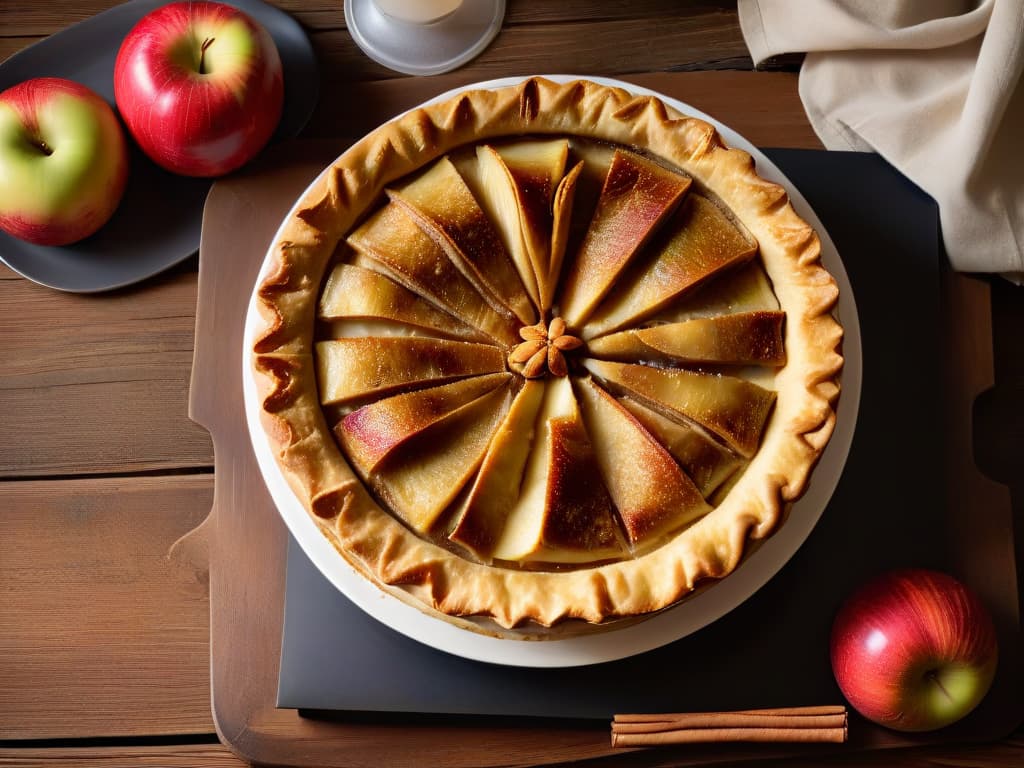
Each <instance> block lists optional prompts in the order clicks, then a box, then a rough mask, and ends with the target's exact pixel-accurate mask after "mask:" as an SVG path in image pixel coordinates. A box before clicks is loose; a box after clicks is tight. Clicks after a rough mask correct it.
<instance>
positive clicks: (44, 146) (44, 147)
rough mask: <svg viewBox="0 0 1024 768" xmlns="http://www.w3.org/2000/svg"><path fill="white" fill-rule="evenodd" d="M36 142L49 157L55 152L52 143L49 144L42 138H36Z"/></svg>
mask: <svg viewBox="0 0 1024 768" xmlns="http://www.w3.org/2000/svg"><path fill="white" fill-rule="evenodd" d="M34 143H35V145H36V148H37V149H39V151H40V152H42V153H43V154H44V155H46V156H47V157H49V156H50V155H52V154H53V150H52V149H50V145H49V144H47V143H46V142H45V141H43V140H42V139H36V140H35V142H34Z"/></svg>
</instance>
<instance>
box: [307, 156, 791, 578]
mask: <svg viewBox="0 0 1024 768" xmlns="http://www.w3.org/2000/svg"><path fill="white" fill-rule="evenodd" d="M757 252H758V249H757V243H756V242H755V241H754V239H753V238H752V237H751V236H750V235H749V234H748V233H747V232H746V230H745V229H744V228H743V227H742V226H741V225H739V224H738V223H737V222H736V221H735V220H734V219H733V217H732V216H731V214H730V212H729V211H728V210H726V209H725V208H724V207H723V206H721V205H720V204H719V203H718V202H716V200H714V199H712V198H711V197H710V196H709V195H708V194H707V193H705V192H704V191H703V190H702V189H700V188H698V185H697V184H695V183H694V182H693V181H692V180H691V179H690V178H689V177H687V176H684V175H682V174H681V173H678V172H676V171H674V170H672V169H669V168H666V167H664V166H662V165H660V164H658V163H656V162H655V161H653V160H651V159H648V158H647V157H644V156H641V155H639V154H636V153H634V152H633V151H629V150H626V149H624V148H621V147H613V146H611V145H604V144H600V143H597V142H591V141H584V140H577V139H572V140H569V139H524V140H517V141H514V142H509V143H495V144H484V145H480V146H477V147H474V148H472V149H469V150H460V151H459V152H457V153H453V154H451V155H450V156H445V157H442V158H441V159H439V160H437V161H436V162H434V163H433V164H432V165H430V166H429V167H427V168H426V169H425V170H423V171H422V172H420V173H419V174H417V175H416V176H414V177H412V178H410V179H404V180H401V181H399V182H397V183H395V184H394V185H393V186H392V187H390V188H389V189H387V190H386V199H385V200H383V201H382V204H381V206H380V207H379V208H378V209H376V210H375V211H374V212H372V213H371V214H370V215H369V216H368V217H366V218H365V219H364V220H363V221H362V223H361V224H360V225H359V226H358V227H356V228H355V230H354V231H352V232H351V233H350V235H349V236H348V237H347V239H346V241H345V243H343V244H342V245H341V246H340V247H339V250H338V253H337V259H336V263H335V265H334V266H333V268H332V271H331V272H330V274H329V277H328V279H327V282H326V284H325V286H324V289H323V291H322V293H321V298H320V304H319V313H318V315H319V326H318V332H317V339H318V340H317V343H316V347H315V349H316V361H317V374H318V385H319V393H320V399H321V403H322V405H323V406H324V411H325V413H326V414H327V415H328V419H329V421H330V422H331V426H332V428H333V431H334V435H335V437H336V439H337V442H338V444H339V445H340V447H341V449H342V451H343V453H344V455H345V456H346V457H347V459H348V461H349V463H350V464H351V466H352V467H353V469H354V470H355V471H356V472H357V474H358V475H359V476H360V477H361V478H362V479H363V481H364V482H365V484H366V485H367V487H368V488H370V489H371V490H372V492H373V493H374V494H375V495H376V497H377V499H378V500H379V501H380V502H381V503H382V504H383V505H384V506H385V507H386V508H387V509H389V510H390V511H391V512H392V513H393V514H394V515H395V516H396V517H397V518H398V519H400V520H401V521H402V522H404V523H405V525H407V526H408V527H409V528H411V529H412V530H414V531H416V532H417V533H418V534H420V535H421V536H424V537H425V538H427V539H429V540H431V541H434V542H437V543H441V544H443V545H444V546H446V547H447V548H449V549H453V550H456V551H458V552H459V553H461V554H462V555H463V556H464V557H467V558H468V559H471V560H476V561H479V562H483V563H491V564H495V565H498V566H502V567H510V568H527V569H538V568H539V569H564V568H573V567H582V566H589V565H593V564H595V563H603V562H609V561H615V560H621V559H627V558H631V557H635V556H638V555H640V554H643V553H645V552H648V551H650V550H652V549H653V548H655V547H657V546H658V544H659V543H661V542H663V541H665V540H666V539H667V538H668V537H670V536H671V535H673V534H675V533H677V532H678V531H679V530H681V529H682V528H684V527H685V526H687V525H689V524H691V523H693V522H694V521H696V520H698V519H699V518H701V517H702V516H704V515H705V514H707V513H708V512H709V511H711V510H712V509H713V508H714V507H715V505H716V502H717V501H719V500H720V499H721V498H722V497H723V495H724V494H725V493H727V492H728V489H729V488H730V487H731V485H732V484H733V483H734V482H735V481H736V479H737V478H738V477H739V476H740V475H741V474H742V472H743V469H744V467H745V466H746V464H747V462H748V460H749V459H750V458H751V457H752V456H753V455H754V454H755V453H756V452H757V449H758V446H759V443H760V439H761V434H762V432H763V430H764V427H765V424H766V422H767V420H768V419H769V417H770V415H771V413H772V409H773V405H774V403H775V392H774V391H773V388H772V384H773V381H774V372H775V371H776V370H777V369H778V368H779V367H780V366H782V365H784V364H785V362H786V350H785V347H784V343H783V339H784V324H785V314H784V313H783V312H781V311H780V310H779V302H778V301H777V299H776V297H775V295H774V293H773V291H772V287H771V285H770V283H769V280H768V278H767V276H766V274H765V272H764V270H763V268H762V266H761V265H760V263H759V259H758V258H757Z"/></svg>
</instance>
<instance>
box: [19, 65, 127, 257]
mask: <svg viewBox="0 0 1024 768" xmlns="http://www.w3.org/2000/svg"><path fill="white" fill-rule="evenodd" d="M127 179H128V148H127V144H126V143H125V138H124V133H123V132H122V131H121V124H120V123H119V122H118V120H117V117H116V116H115V115H114V111H113V110H112V109H111V108H110V106H109V105H108V104H107V102H105V101H104V100H103V99H102V98H101V97H100V96H99V95H98V94H97V93H95V92H93V91H92V90H90V89H89V88H87V87H86V86H84V85H81V84H80V83H76V82H74V81H72V80H65V79H63V78H58V77H37V78H34V79H32V80H26V81H24V82H22V83H19V84H18V85H15V86H13V87H11V88H8V89H7V90H6V91H4V92H3V93H0V229H2V230H4V231H5V232H7V233H8V234H11V235H13V236H14V237H17V238H20V239H22V240H27V241H28V242H30V243H36V244H37V245H67V244H68V243H73V242H75V241H76V240H81V239H82V238H84V237H87V236H89V235H91V234H92V233H93V232H95V231H96V230H97V229H99V228H100V227H102V226H103V225H104V224H105V223H106V222H107V220H108V219H109V218H110V217H111V216H112V215H113V213H114V211H115V209H116V208H117V206H118V204H119V203H120V202H121V195H122V194H123V193H124V186H125V182H126V181H127Z"/></svg>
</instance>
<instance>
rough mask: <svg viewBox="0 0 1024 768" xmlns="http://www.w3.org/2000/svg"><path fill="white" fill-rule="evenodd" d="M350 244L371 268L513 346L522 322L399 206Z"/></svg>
mask: <svg viewBox="0 0 1024 768" xmlns="http://www.w3.org/2000/svg"><path fill="white" fill-rule="evenodd" d="M348 244H349V245H350V246H351V247H352V248H353V249H355V251H356V253H358V254H361V255H362V256H363V257H364V258H366V259H367V260H369V263H367V266H371V267H376V268H378V269H381V270H384V271H385V272H386V273H387V275H388V276H389V277H391V278H392V279H394V280H395V281H396V282H398V283H400V284H401V285H403V286H405V287H406V288H408V289H409V290H410V291H413V292H414V293H418V294H419V295H420V296H422V297H423V298H425V299H426V300H427V301H430V302H432V303H434V304H437V305H438V306H439V307H442V308H444V309H446V310H448V311H449V312H451V313H452V314H453V315H455V316H456V317H458V318H460V319H462V320H463V321H465V322H466V323H468V324H469V325H471V326H473V327H474V328H479V329H480V330H481V331H483V332H484V333H486V334H487V335H488V336H490V337H491V338H493V339H495V340H496V341H499V342H501V343H502V344H504V345H506V346H513V345H515V344H517V343H518V341H519V334H518V333H516V331H517V329H518V328H519V327H520V324H519V322H518V321H517V320H516V319H515V318H514V317H513V316H512V314H511V313H507V314H500V313H498V312H496V311H495V310H494V308H493V307H491V305H490V304H488V303H487V302H486V301H485V300H484V298H483V297H482V296H481V295H480V294H479V293H478V292H477V290H476V288H474V287H473V285H472V283H470V282H469V281H468V280H467V279H466V278H465V277H463V275H462V273H461V272H459V270H457V269H456V268H455V266H454V265H453V264H452V263H451V261H450V260H449V259H448V257H447V256H446V255H445V253H444V251H443V250H441V248H440V246H438V245H437V243H435V242H434V241H433V240H431V239H430V238H429V237H428V236H427V235H426V234H424V233H423V231H422V230H421V229H420V228H419V227H418V226H416V222H414V221H413V220H412V219H411V218H410V217H409V215H408V214H406V213H405V212H404V211H403V210H402V209H401V208H399V207H398V206H397V205H394V204H389V205H385V206H384V207H383V208H381V209H380V210H379V211H377V212H376V213H375V214H374V215H373V216H371V217H370V218H369V219H367V220H366V222H364V223H363V224H362V225H361V226H360V227H359V228H358V229H356V230H355V232H353V233H352V234H351V235H349V237H348Z"/></svg>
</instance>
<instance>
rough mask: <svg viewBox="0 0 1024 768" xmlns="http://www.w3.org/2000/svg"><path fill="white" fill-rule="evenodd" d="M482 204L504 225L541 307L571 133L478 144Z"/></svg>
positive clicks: (513, 252)
mask: <svg viewBox="0 0 1024 768" xmlns="http://www.w3.org/2000/svg"><path fill="white" fill-rule="evenodd" d="M476 155H477V162H478V164H479V168H480V180H481V185H480V192H481V194H480V204H481V206H482V207H483V208H484V209H485V210H486V211H487V212H488V214H489V215H490V218H491V220H492V221H493V222H494V223H495V225H496V226H497V227H498V229H499V230H500V231H501V234H502V237H503V240H504V242H505V244H506V245H507V246H508V250H509V253H510V254H511V256H512V261H513V262H514V263H515V265H516V269H517V270H518V272H519V277H520V279H521V280H522V281H523V285H525V286H526V290H527V292H528V293H529V294H530V298H531V299H532V300H533V303H534V304H535V305H537V306H538V307H540V308H541V309H547V307H544V306H542V303H541V293H542V288H543V286H545V285H546V283H547V278H548V267H549V264H550V261H551V255H550V250H551V226H552V215H551V205H552V201H553V199H554V196H555V189H556V187H557V185H558V182H559V181H560V180H561V178H562V176H563V175H564V174H565V162H566V159H567V158H568V156H569V142H568V140H567V139H555V140H552V141H523V142H516V143H514V144H506V145H504V146H502V147H499V148H498V149H495V148H494V147H491V146H486V145H485V146H481V147H477V150H476Z"/></svg>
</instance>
